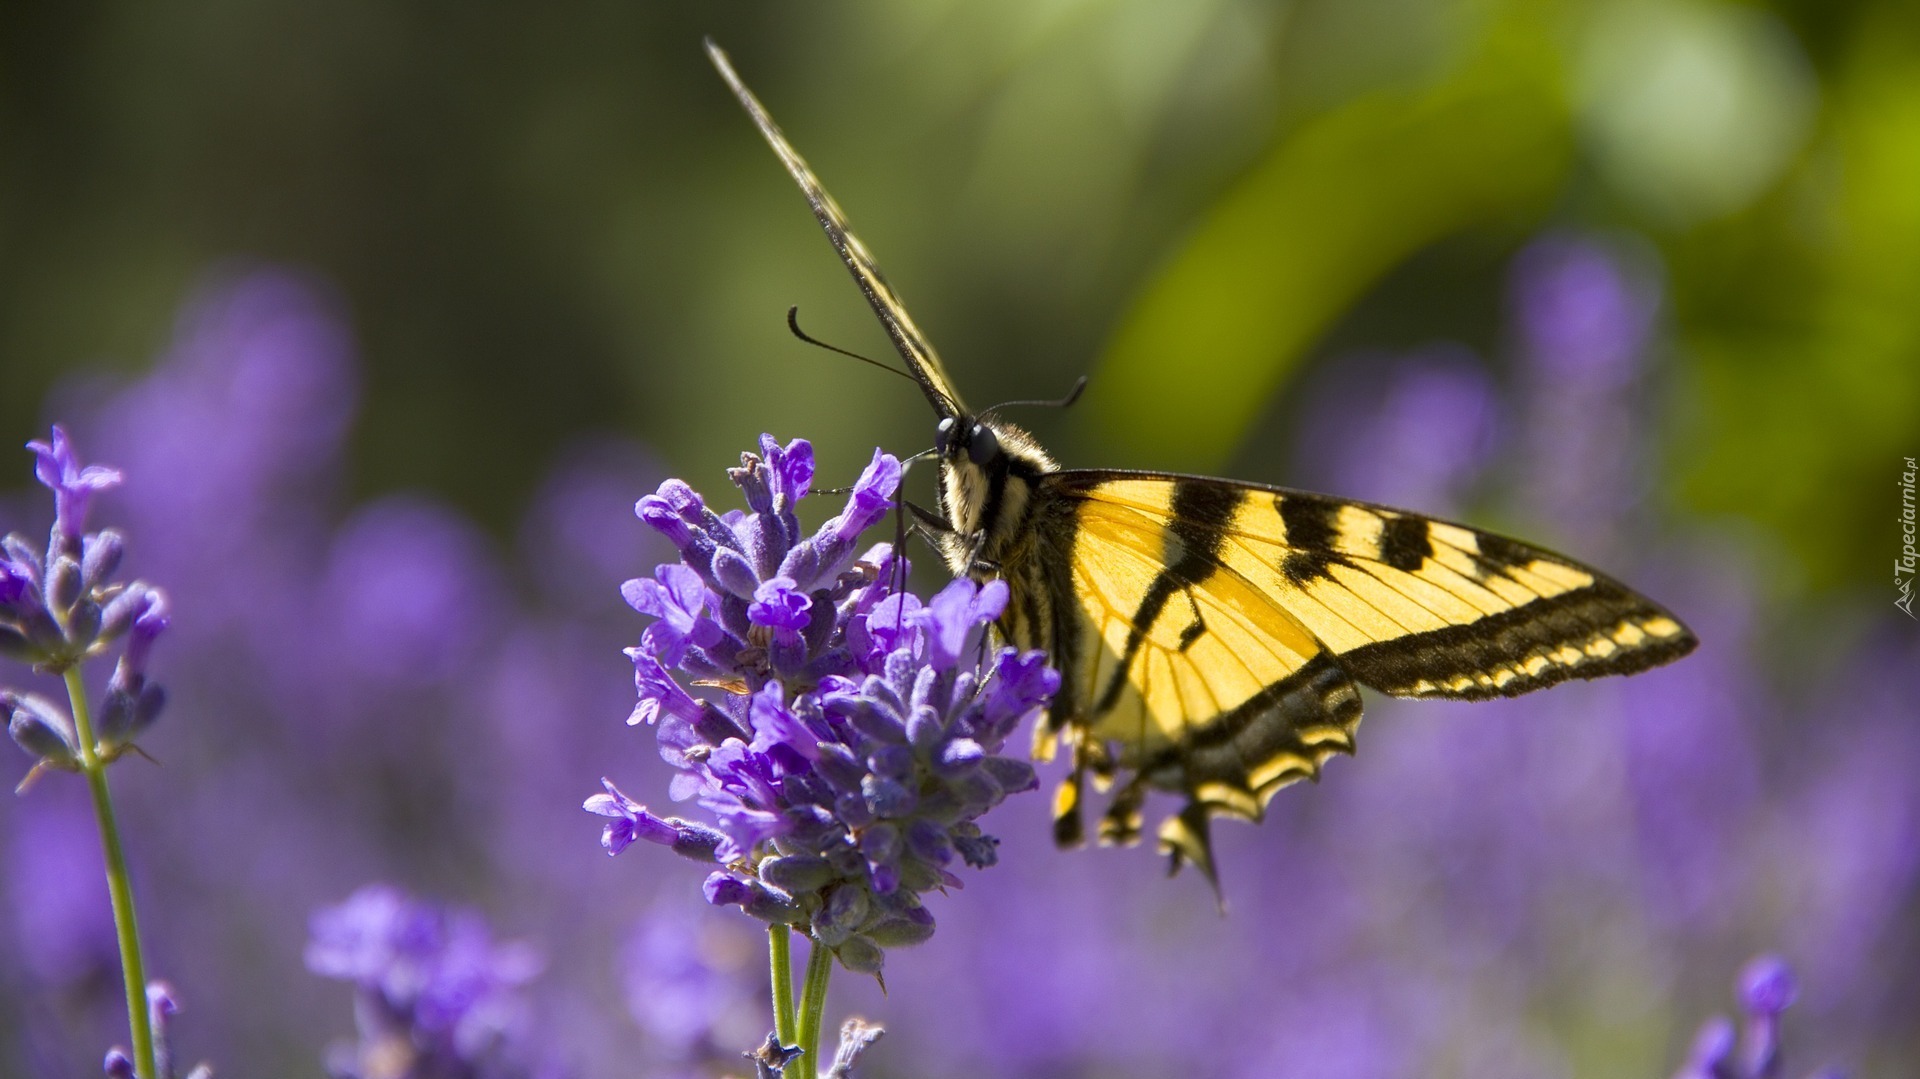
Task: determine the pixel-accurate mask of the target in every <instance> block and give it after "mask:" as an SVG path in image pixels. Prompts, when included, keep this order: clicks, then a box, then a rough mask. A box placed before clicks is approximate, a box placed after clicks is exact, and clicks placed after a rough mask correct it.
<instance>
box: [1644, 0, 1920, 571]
mask: <svg viewBox="0 0 1920 1079" xmlns="http://www.w3.org/2000/svg"><path fill="white" fill-rule="evenodd" d="M1916 176H1920V30H1916V29H1914V28H1912V27H1903V26H1901V25H1900V24H1899V22H1898V21H1897V20H1896V19H1893V18H1887V17H1882V18H1879V19H1876V20H1871V21H1869V22H1868V23H1866V24H1865V25H1864V26H1863V27H1862V28H1861V33H1860V34H1859V36H1858V38H1857V39H1856V41H1855V47H1854V48H1853V49H1852V50H1851V51H1850V53H1849V55H1848V57H1847V59H1846V60H1845V63H1844V70H1843V71H1842V73H1841V74H1840V75H1839V76H1838V78H1837V79H1836V80H1835V85H1834V91H1833V94H1832V100H1831V103H1830V105H1829V119H1828V130H1827V132H1826V136H1825V138H1824V139H1823V142H1822V145H1821V146H1819V147H1818V148H1817V150H1816V153H1815V154H1814V155H1812V156H1811V157H1810V158H1809V160H1808V162H1807V163H1806V165H1805V167H1803V169H1802V170H1801V173H1800V175H1799V176H1798V177H1796V182H1794V183H1791V184H1789V185H1788V186H1787V187H1786V188H1785V189H1783V190H1782V191H1781V192H1779V193H1778V197H1776V198H1775V199H1773V200H1771V201H1770V202H1769V203H1767V204H1765V205H1763V206H1762V207H1760V208H1759V209H1758V211H1757V212H1756V213H1755V214H1753V215H1750V217H1748V218H1745V219H1742V220H1739V221H1735V222H1730V223H1729V224H1728V225H1727V227H1725V228H1724V229H1720V230H1715V231H1711V232H1708V233H1706V234H1704V235H1700V236H1696V237H1692V238H1690V241H1689V242H1688V243H1687V244H1685V245H1684V246H1682V247H1681V248H1680V249H1679V251H1678V252H1677V259H1676V269H1677V270H1678V271H1679V272H1678V273H1677V274H1676V284H1677V285H1680V286H1683V287H1684V291H1683V292H1682V293H1681V296H1680V298H1681V300H1682V301H1683V302H1684V303H1686V304H1688V305H1689V306H1690V307H1692V308H1694V309H1695V310H1683V312H1682V313H1683V315H1685V316H1688V317H1687V318H1686V325H1685V326H1684V327H1683V334H1684V341H1685V343H1686V345H1687V347H1688V350H1689V351H1690V352H1691V353H1692V354H1693V356H1694V357H1695V359H1696V361H1697V363H1696V371H1697V374H1698V382H1697V384H1696V389H1697V391H1698V395H1699V408H1700V410H1701V415H1700V417H1699V420H1698V423H1697V425H1696V426H1694V427H1693V428H1692V429H1690V430H1689V431H1688V432H1687V441H1686V443H1685V444H1684V445H1683V452H1682V453H1681V454H1680V457H1681V459H1682V460H1683V461H1685V462H1686V467H1685V469H1684V471H1683V472H1682V475H1681V483H1682V488H1681V489H1682V492H1683V495H1684V497H1685V499H1686V501H1687V502H1688V503H1689V504H1690V505H1691V506H1692V507H1693V508H1694V509H1696V510H1698V511H1700V512H1703V513H1707V514H1734V515H1739V516H1743V517H1748V518H1751V519H1754V520H1757V521H1759V522H1761V523H1763V524H1764V525H1766V526H1767V527H1768V528H1769V529H1771V530H1772V531H1773V532H1774V533H1775V534H1777V535H1778V536H1780V537H1781V539H1782V540H1783V541H1784V542H1785V544H1786V545H1787V547H1788V548H1789V549H1791V550H1792V551H1793V552H1794V553H1795V555H1796V556H1797V557H1798V559H1799V561H1800V562H1801V564H1802V565H1803V566H1804V567H1805V568H1806V570H1807V572H1808V581H1807V583H1808V584H1810V585H1812V586H1814V587H1828V586H1832V585H1835V584H1838V583H1841V582H1849V583H1851V584H1853V585H1854V586H1855V587H1868V588H1873V589H1876V590H1881V591H1882V592H1883V593H1884V595H1885V596H1886V597H1887V599H1888V601H1889V603H1890V600H1891V586H1890V585H1888V584H1886V579H1887V578H1888V576H1889V574H1890V570H1889V563H1890V562H1891V561H1892V557H1893V555H1894V554H1895V553H1896V550H1897V544H1896V543H1895V542H1894V538H1895V532H1894V515H1895V510H1896V509H1897V506H1898V502H1897V489H1896V487H1895V480H1896V478H1897V474H1898V471H1899V465H1900V462H1901V460H1902V459H1903V457H1904V456H1906V455H1909V454H1913V453H1916V452H1920V420H1916V417H1917V416H1920V302H1916V298H1920V188H1917V187H1916V184H1915V179H1914V178H1915V177H1916Z"/></svg>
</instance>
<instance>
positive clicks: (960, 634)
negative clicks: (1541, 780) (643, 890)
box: [586, 436, 1059, 973]
mask: <svg viewBox="0 0 1920 1079" xmlns="http://www.w3.org/2000/svg"><path fill="white" fill-rule="evenodd" d="M729 475H730V477H731V478H732V479H733V481H734V483H735V484H736V485H737V486H738V487H739V488H740V490H741V492H742V493H743V494H744V495H745V496H746V501H747V505H748V507H749V510H750V512H748V513H745V514H741V513H732V514H728V515H726V516H721V515H718V514H715V513H714V512H713V511H711V510H709V509H708V508H707V506H706V502H705V500H704V499H702V498H701V497H700V496H699V495H698V494H697V493H695V492H694V491H693V489H692V488H690V487H688V486H687V485H686V484H684V483H681V482H679V481H677V480H669V481H668V482H666V483H664V484H662V485H661V487H660V489H659V491H658V492H656V493H655V494H652V495H649V496H647V497H646V498H643V499H641V500H640V502H639V504H638V506H636V507H635V510H636V513H637V514H638V515H639V517H640V518H641V519H642V520H644V521H646V522H647V523H649V524H651V525H653V526H654V527H655V528H656V529H658V530H659V531H660V532H661V533H662V534H663V535H665V536H666V537H667V538H668V539H669V540H670V541H671V542H673V544H674V545H675V546H676V547H677V548H678V549H679V550H680V552H681V556H682V559H683V561H682V562H681V563H678V564H673V565H665V566H661V567H659V569H658V570H657V571H656V572H655V574H654V577H653V579H652V580H638V581H629V582H628V583H627V585H626V586H625V588H624V589H623V593H624V594H625V595H626V597H627V599H628V602H629V603H631V604H632V606H633V607H634V609H635V610H638V611H640V612H641V613H643V614H647V615H650V616H652V617H653V618H654V619H655V621H654V622H653V623H652V624H651V625H649V626H648V627H647V629H646V631H645V633H643V635H642V637H641V645H640V647H639V648H637V649H631V650H629V652H628V655H629V656H630V657H631V658H632V660H633V664H634V682H635V685H636V687H637V689H638V695H639V705H638V706H637V707H636V708H635V710H634V715H633V718H632V720H630V722H647V723H652V724H654V725H655V728H656V732H657V735H658V740H659V744H660V751H661V755H662V756H663V757H664V758H665V759H666V760H667V761H668V762H669V763H671V764H672V765H674V766H675V767H676V768H679V769H680V770H681V771H680V774H679V775H678V776H676V777H675V779H674V782H673V784H672V787H671V794H672V796H673V797H674V798H675V800H680V801H685V800H693V801H696V802H697V803H698V804H699V805H700V806H701V807H702V808H703V809H705V810H707V811H708V812H710V813H712V814H713V816H714V819H715V822H716V828H717V831H715V830H711V829H703V828H702V826H699V825H694V824H691V823H689V822H687V821H684V820H681V819H679V818H661V817H658V816H655V815H654V814H652V813H651V812H649V811H648V810H647V809H646V808H645V807H644V806H641V805H639V804H638V803H636V802H634V801H633V800H632V799H630V798H628V797H627V796H626V795H625V794H623V793H621V792H620V791H619V789H618V788H616V787H615V786H614V785H613V784H612V783H611V782H607V783H606V790H605V792H604V793H602V794H597V795H594V796H593V797H592V798H590V799H588V800H587V803H586V808H587V809H588V810H589V811H590V812H594V813H597V814H600V815H602V816H606V817H608V818H610V821H611V823H609V824H608V825H607V827H606V829H605V831H604V832H603V834H602V843H603V845H605V846H606V848H607V850H608V851H609V852H610V853H618V852H619V851H620V850H623V849H625V848H626V846H627V845H629V844H630V843H632V842H633V841H634V840H635V839H647V840H650V841H652V842H655V843H659V844H661V845H663V846H668V847H671V848H673V849H675V850H676V851H679V852H680V853H682V854H685V855H688V856H690V857H693V858H695V859H696V860H702V861H707V862H709V863H717V864H718V866H719V867H720V868H717V869H715V871H714V872H713V873H712V874H711V875H710V876H709V877H708V879H707V883H706V887H705V892H706V895H707V898H708V901H709V902H712V903H714V904H715V905H721V906H739V907H741V908H742V909H743V910H745V911H746V912H747V913H748V914H751V915H753V916H754V917H756V918H760V919H761V920H764V921H768V922H773V923H785V924H790V925H795V926H799V927H802V928H804V929H805V930H806V931H807V932H808V933H809V935H811V936H812V937H813V939H814V940H816V941H818V942H819V943H821V944H823V945H825V946H826V947H828V948H830V949H831V950H832V951H833V953H834V954H835V956H836V957H838V959H839V960H840V963H841V964H842V965H843V966H845V967H847V968H848V969H850V970H856V971H863V972H866V973H878V972H879V970H880V967H881V963H882V960H883V949H885V948H888V947H895V946H899V945H905V944H912V943H917V942H919V941H922V940H925V939H926V938H927V937H928V936H930V935H931V934H932V933H933V926H934V922H933V916H932V915H931V914H930V913H928V912H927V910H926V907H925V906H924V905H923V904H922V902H921V898H920V897H921V895H922V893H924V892H926V891H928V890H930V889H935V888H941V887H945V886H955V887H957V886H959V885H960V883H961V882H960V879H959V878H958V877H957V876H955V875H954V874H953V872H952V871H951V869H950V868H949V867H951V866H953V865H954V864H955V862H956V860H958V861H959V862H962V863H965V864H967V865H971V866H975V867H985V866H988V865H992V864H993V863H994V862H995V861H996V860H997V857H998V855H997V850H996V847H997V844H998V840H996V839H994V838H993V837H992V836H989V835H986V834H985V833H983V832H981V830H980V828H979V825H978V824H976V823H975V821H976V820H977V818H979V817H980V816H981V815H982V814H984V813H985V812H986V811H987V810H989V809H991V808H993V807H994V806H995V805H997V804H998V803H999V802H1000V801H1001V800H1002V799H1004V798H1005V797H1006V796H1007V795H1008V794H1011V793H1014V792H1017V791H1023V790H1029V789H1031V788H1033V787H1034V786H1035V785H1036V784H1037V780H1036V778H1035V775H1034V771H1033V768H1032V766H1031V765H1029V764H1027V763H1026V762H1025V761H1021V760H1016V759H1014V758H1011V757H1004V756H1000V755H999V751H1000V749H1001V747H1002V746H1003V745H1004V744H1005V742H1006V740H1007V737H1008V736H1009V735H1010V734H1011V733H1012V732H1013V729H1014V728H1015V727H1016V726H1018V725H1019V723H1020V722H1021V720H1023V719H1025V718H1027V717H1029V716H1031V715H1033V714H1035V713H1036V712H1037V711H1039V710H1040V709H1042V708H1044V707H1045V705H1046V703H1047V701H1048V700H1049V699H1050V698H1051V697H1052V695H1053V693H1054V691H1055V690H1056V689H1057V688H1058V686H1059V676H1058V675H1057V674H1056V673H1055V672H1053V671H1052V670H1051V669H1049V668H1048V667H1046V666H1045V662H1044V657H1043V656H1041V655H1040V654H1039V653H1029V654H1027V655H1024V656H1023V655H1021V654H1019V653H1018V652H1017V651H1015V650H1014V649H1011V648H1008V649H1003V650H1001V651H1000V652H999V653H997V654H996V655H993V656H991V657H989V658H988V660H987V662H986V664H985V665H984V666H983V667H981V668H979V669H975V668H974V667H972V666H970V665H968V664H964V663H963V662H962V660H963V659H964V658H966V657H968V656H969V655H970V652H969V650H968V648H967V644H968V642H969V641H970V640H972V639H975V637H976V636H977V634H978V633H979V632H980V631H981V629H982V627H984V626H986V625H987V624H988V623H990V622H992V621H993V620H994V619H995V618H997V617H999V615H1000V613H1001V611H1002V610H1003V609H1004V608H1005V606H1006V602H1007V588H1006V585H1005V584H1004V583H1002V582H998V581H996V582H991V583H989V584H987V585H986V586H984V587H978V586H975V585H974V584H973V583H972V582H970V581H956V582H954V583H952V584H950V585H948V586H947V587H946V588H945V589H944V590H942V591H941V592H940V594H939V595H937V596H935V597H934V599H933V600H932V601H931V602H930V603H927V604H924V605H923V604H921V602H920V601H919V600H918V599H917V598H916V597H914V596H912V595H910V594H907V593H903V592H897V591H895V584H894V581H895V580H896V578H898V577H901V576H904V572H905V566H904V564H902V563H900V562H898V561H897V559H896V556H895V554H894V552H893V551H892V549H891V548H890V547H889V546H887V545H885V544H881V545H878V546H875V547H873V548H871V549H870V550H868V551H867V552H866V553H865V554H864V555H861V556H859V557H858V558H856V557H855V541H857V540H858V538H859V535H860V533H861V532H862V531H864V530H865V529H866V528H867V526H869V525H871V524H872V523H873V522H874V521H876V520H878V519H879V518H880V517H881V516H882V515H884V514H885V512H886V510H887V507H888V505H889V503H890V499H891V497H892V495H893V492H894V489H895V488H896V487H897V486H898V485H899V482H900V464H899V462H898V461H896V460H894V459H893V458H892V457H889V456H887V455H886V454H883V453H880V452H878V451H876V452H875V454H874V457H873V461H872V463H871V464H869V465H868V467H867V469H866V471H865V472H864V473H863V474H862V475H861V477H860V480H859V482H857V483H856V484H855V485H854V488H853V492H852V495H851V497H850V498H849V500H848V502H847V506H846V508H845V509H844V510H843V511H842V512H841V513H840V514H839V515H838V516H836V517H835V518H833V519H832V520H830V521H828V522H827V523H826V524H825V525H823V526H822V527H821V528H820V529H819V530H818V531H816V532H814V533H813V534H812V535H810V536H808V535H804V534H803V532H802V530H801V527H800V522H799V518H798V516H797V515H796V510H797V507H798V506H799V504H800V502H801V501H802V500H803V499H805V498H806V496H807V493H808V491H809V489H810V487H811V484H812V481H813V448H812V447H811V446H810V445H809V444H808V443H807V442H805V441H804V440H795V441H793V442H791V443H788V444H787V445H786V446H781V445H780V444H779V443H778V442H776V441H775V440H774V439H773V438H772V437H771V436H763V437H762V439H761V454H760V455H754V454H746V455H744V456H743V457H742V463H741V467H740V468H737V469H733V470H731V471H730V472H729ZM669 668H673V669H674V670H677V672H678V675H679V676H680V677H677V676H676V675H675V674H674V673H673V672H672V671H670V670H669ZM681 677H686V678H688V679H690V680H691V681H692V682H695V683H697V684H700V685H707V686H722V687H726V688H727V689H728V690H729V691H730V692H728V693H726V694H725V695H724V696H723V697H722V699H721V700H720V701H719V702H718V703H715V702H713V701H710V700H703V699H700V698H697V697H695V696H694V695H693V694H692V693H691V692H689V691H688V689H687V688H685V685H684V684H683V683H682V681H681ZM712 835H717V836H718V837H719V838H718V842H713V841H711V840H710V839H709V838H708V837H709V836H712Z"/></svg>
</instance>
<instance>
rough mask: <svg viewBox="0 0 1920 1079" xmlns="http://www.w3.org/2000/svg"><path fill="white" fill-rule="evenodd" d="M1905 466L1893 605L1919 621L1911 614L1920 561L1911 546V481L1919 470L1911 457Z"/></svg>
mask: <svg viewBox="0 0 1920 1079" xmlns="http://www.w3.org/2000/svg"><path fill="white" fill-rule="evenodd" d="M1906 464H1907V467H1906V471H1904V472H1902V473H1900V557H1898V558H1896V559H1894V560H1893V587H1894V589H1895V590H1897V591H1898V592H1899V593H1900V595H1899V596H1898V597H1897V598H1896V599H1895V600H1894V601H1893V605H1894V606H1895V607H1898V608H1900V609H1901V610H1903V611H1905V612H1907V617H1908V618H1912V619H1915V620H1920V615H1916V614H1914V613H1913V577H1914V563H1915V560H1916V559H1920V553H1916V552H1915V551H1914V546H1913V543H1914V540H1913V536H1914V518H1913V481H1914V474H1915V473H1916V472H1920V469H1917V468H1915V467H1914V463H1913V458H1911V457H1908V458H1906Z"/></svg>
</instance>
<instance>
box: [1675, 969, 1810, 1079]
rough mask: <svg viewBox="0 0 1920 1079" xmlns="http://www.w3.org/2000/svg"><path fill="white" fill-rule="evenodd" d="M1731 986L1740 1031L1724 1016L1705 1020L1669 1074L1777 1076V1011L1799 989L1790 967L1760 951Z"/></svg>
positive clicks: (1680, 1077)
mask: <svg viewBox="0 0 1920 1079" xmlns="http://www.w3.org/2000/svg"><path fill="white" fill-rule="evenodd" d="M1734 991H1735V995H1736V996H1737V997H1738V998H1739V1001H1740V1009H1741V1012H1742V1013H1743V1015H1744V1017H1745V1019H1746V1033H1745V1036H1744V1037H1742V1036H1740V1035H1738V1034H1737V1033H1736V1032H1735V1029H1734V1024H1733V1023H1732V1022H1730V1021H1729V1020H1727V1019H1725V1018H1723V1017H1719V1016H1716V1017H1714V1018H1713V1019H1709V1020H1708V1021H1707V1022H1706V1023H1705V1024H1704V1025H1702V1026H1701V1028H1700V1032H1699V1034H1697V1035H1695V1037H1694V1040H1693V1048H1692V1050H1691V1051H1690V1052H1689V1053H1688V1054H1687V1062H1686V1064H1685V1065H1683V1066H1682V1067H1681V1069H1680V1070H1679V1071H1678V1072H1676V1073H1674V1079H1779V1076H1780V1073H1781V1052H1780V1015H1781V1013H1783V1012H1785V1011H1786V1010H1787V1008H1788V1006H1789V1005H1791V1004H1792V1003H1793V1001H1794V998H1795V997H1796V996H1797V995H1798V994H1799V986H1798V985H1797V984H1796V982H1795V981H1794V977H1793V971H1792V970H1790V969H1789V968H1788V967H1787V964H1786V962H1785V961H1784V960H1782V959H1780V958H1779V957H1778V956H1771V955H1763V956H1761V957H1759V958H1758V959H1755V960H1753V961H1752V962H1750V963H1748V964H1747V966H1746V968H1745V969H1744V970H1742V971H1741V972H1740V977H1739V979H1738V981H1737V982H1736V983H1735V985H1734ZM1831 1075H1835V1073H1832V1072H1821V1073H1819V1076H1820V1077H1825V1076H1831Z"/></svg>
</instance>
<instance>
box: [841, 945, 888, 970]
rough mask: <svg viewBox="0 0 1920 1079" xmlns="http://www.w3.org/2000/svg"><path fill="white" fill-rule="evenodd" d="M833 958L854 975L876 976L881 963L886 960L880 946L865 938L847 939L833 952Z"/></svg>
mask: <svg viewBox="0 0 1920 1079" xmlns="http://www.w3.org/2000/svg"><path fill="white" fill-rule="evenodd" d="M833 956H834V958H835V959H838V960H840V965H841V966H843V967H845V968H847V969H848V970H850V971H852V972H853V973H855V974H878V973H880V965H881V963H883V962H884V961H885V960H886V955H885V954H884V953H883V952H881V951H880V946H879V945H877V944H875V943H874V942H872V941H870V940H867V939H866V938H865V937H848V938H847V939H846V940H845V941H844V942H842V943H841V945H840V946H839V947H838V948H835V949H834V950H833Z"/></svg>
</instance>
